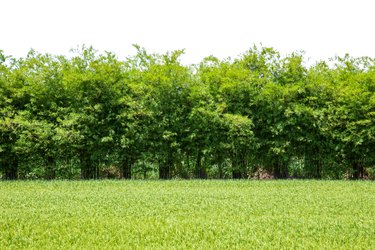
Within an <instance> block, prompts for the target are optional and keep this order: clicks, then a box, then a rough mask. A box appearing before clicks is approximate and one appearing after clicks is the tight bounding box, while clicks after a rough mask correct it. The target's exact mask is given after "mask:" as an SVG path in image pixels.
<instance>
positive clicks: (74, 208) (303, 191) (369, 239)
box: [0, 181, 375, 249]
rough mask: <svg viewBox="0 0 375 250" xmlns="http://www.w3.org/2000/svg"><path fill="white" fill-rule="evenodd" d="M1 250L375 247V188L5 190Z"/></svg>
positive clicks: (171, 184)
mask: <svg viewBox="0 0 375 250" xmlns="http://www.w3.org/2000/svg"><path fill="white" fill-rule="evenodd" d="M0 201H1V202H0V249H19V248H34V249H74V248H80V249H82V248H83V249H111V248H117V249H119V248H124V249H128V248H140V249H143V248H148V249H155V248H157V249H170V248H173V249H174V248H177V249H181V248H182V249H184V248H200V249H212V248H214V249H218V248H219V249H222V248H231V249H250V248H251V249H253V248H267V249H270V248H271V249H293V248H299V249H300V248H308V249H375V182H360V181H358V182H349V181H52V182H0Z"/></svg>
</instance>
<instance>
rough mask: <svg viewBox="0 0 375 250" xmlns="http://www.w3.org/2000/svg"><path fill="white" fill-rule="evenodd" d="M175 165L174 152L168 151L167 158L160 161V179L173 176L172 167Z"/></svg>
mask: <svg viewBox="0 0 375 250" xmlns="http://www.w3.org/2000/svg"><path fill="white" fill-rule="evenodd" d="M172 166H173V158H172V153H171V152H168V155H167V159H163V160H162V161H161V162H159V179H162V180H167V179H170V178H171V168H172Z"/></svg>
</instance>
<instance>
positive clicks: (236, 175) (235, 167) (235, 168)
mask: <svg viewBox="0 0 375 250" xmlns="http://www.w3.org/2000/svg"><path fill="white" fill-rule="evenodd" d="M239 165H240V164H239V163H238V159H237V158H236V157H233V158H232V178H233V179H241V178H242V171H241V170H240V166H239Z"/></svg>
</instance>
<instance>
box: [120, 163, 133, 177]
mask: <svg viewBox="0 0 375 250" xmlns="http://www.w3.org/2000/svg"><path fill="white" fill-rule="evenodd" d="M120 172H121V178H123V179H126V180H130V179H131V178H132V164H131V161H130V160H129V159H128V158H126V159H125V160H123V161H122V163H121V168H120Z"/></svg>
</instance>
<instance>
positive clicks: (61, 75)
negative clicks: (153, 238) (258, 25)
mask: <svg viewBox="0 0 375 250" xmlns="http://www.w3.org/2000/svg"><path fill="white" fill-rule="evenodd" d="M135 48H136V49H137V54H136V55H135V56H132V57H129V58H127V59H126V60H119V59H118V58H117V57H116V56H115V55H114V54H112V53H104V54H99V53H97V52H96V51H95V50H94V49H93V48H91V47H90V48H87V47H82V48H81V49H79V50H77V51H75V53H74V54H73V55H72V56H69V57H68V56H54V55H49V54H40V53H37V52H35V51H33V50H31V51H30V52H29V53H28V55H27V56H26V57H25V58H19V59H16V58H13V57H9V56H6V55H5V54H4V53H3V52H1V51H0V113H1V116H0V176H1V178H2V179H17V178H20V179H35V178H45V179H55V178H59V179H78V178H81V179H92V178H125V179H130V178H160V179H169V178H235V179H239V178H250V177H257V176H261V175H264V174H265V173H267V174H268V175H270V176H273V177H274V178H289V177H296V178H319V179H320V178H329V179H340V178H351V179H359V178H367V177H371V176H372V177H373V176H374V172H375V168H374V166H375V154H374V152H375V94H374V93H375V61H374V59H372V58H367V57H362V58H352V57H350V56H348V55H347V56H345V57H336V58H335V59H334V60H332V61H329V62H324V61H321V62H318V63H316V64H315V65H314V66H310V67H306V66H305V65H304V63H303V62H304V58H303V54H300V53H292V54H290V55H287V56H281V55H280V53H279V52H277V51H276V50H274V49H272V48H264V47H261V48H257V47H255V46H254V47H253V48H252V49H250V50H248V51H246V52H245V53H243V54H242V55H240V56H239V57H238V58H236V59H233V60H232V59H227V60H219V59H217V58H215V57H208V58H205V59H204V60H203V61H202V62H201V63H200V64H198V65H191V66H184V65H182V64H181V63H180V61H179V57H180V56H181V54H183V51H173V52H169V53H166V54H163V55H160V54H149V53H147V52H146V50H145V49H143V48H141V47H139V46H135Z"/></svg>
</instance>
